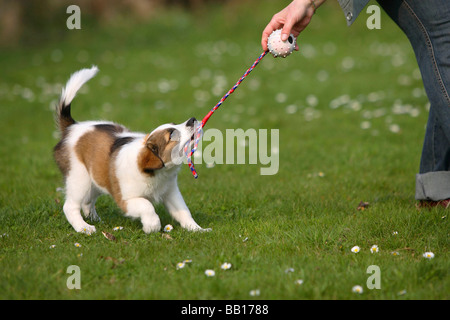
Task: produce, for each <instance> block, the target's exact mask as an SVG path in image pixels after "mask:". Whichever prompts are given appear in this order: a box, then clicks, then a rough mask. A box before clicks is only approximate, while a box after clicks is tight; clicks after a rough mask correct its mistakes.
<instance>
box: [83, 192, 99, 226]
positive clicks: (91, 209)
mask: <svg viewBox="0 0 450 320" xmlns="http://www.w3.org/2000/svg"><path fill="white" fill-rule="evenodd" d="M99 195H100V192H99V191H98V190H97V189H96V188H95V186H94V185H91V188H90V191H89V192H88V193H87V195H86V197H85V198H84V199H83V202H82V203H81V209H83V213H84V216H85V217H86V218H89V219H90V220H91V221H101V219H100V217H99V216H98V214H97V211H96V210H95V201H96V200H97V198H98V196H99Z"/></svg>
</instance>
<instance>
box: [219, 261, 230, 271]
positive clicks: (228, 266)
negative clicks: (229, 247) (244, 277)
mask: <svg viewBox="0 0 450 320" xmlns="http://www.w3.org/2000/svg"><path fill="white" fill-rule="evenodd" d="M220 268H221V269H222V270H228V269H230V268H231V263H229V262H224V263H223V264H222V265H221V266H220Z"/></svg>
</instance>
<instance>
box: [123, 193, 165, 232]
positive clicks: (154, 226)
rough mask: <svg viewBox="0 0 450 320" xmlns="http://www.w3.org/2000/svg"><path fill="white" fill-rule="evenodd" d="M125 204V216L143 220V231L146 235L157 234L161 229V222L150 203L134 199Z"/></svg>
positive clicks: (141, 199)
mask: <svg viewBox="0 0 450 320" xmlns="http://www.w3.org/2000/svg"><path fill="white" fill-rule="evenodd" d="M124 202H125V204H124V207H125V208H123V209H124V211H125V215H126V216H128V217H132V218H141V222H142V229H143V230H144V232H145V233H150V232H157V231H159V230H160V229H161V221H160V220H159V217H158V215H157V214H156V212H155V208H154V207H153V205H152V204H151V202H150V201H148V200H147V199H145V198H133V199H128V200H126V201H124Z"/></svg>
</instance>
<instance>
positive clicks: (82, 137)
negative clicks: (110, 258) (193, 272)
mask: <svg viewBox="0 0 450 320" xmlns="http://www.w3.org/2000/svg"><path fill="white" fill-rule="evenodd" d="M97 71H98V69H97V67H96V66H93V67H92V68H91V69H82V70H80V71H78V72H76V73H74V74H73V75H72V76H71V77H70V79H69V81H68V82H67V84H66V86H65V88H64V89H63V90H62V94H61V99H60V101H59V104H58V106H57V114H56V123H57V126H58V129H59V131H60V132H61V140H60V141H59V143H58V144H57V145H56V146H55V148H54V157H55V160H56V163H57V164H58V167H59V169H60V170H61V172H62V174H63V175H64V179H65V187H66V199H65V203H64V207H63V210H64V214H65V216H66V218H67V220H68V221H69V223H70V224H71V225H72V227H73V228H74V229H75V230H76V231H77V232H82V233H86V234H91V233H93V232H95V231H96V230H95V227H94V226H92V225H89V224H87V223H86V222H85V221H84V220H83V218H82V216H81V213H80V209H81V210H83V213H84V216H85V217H86V218H87V217H89V218H91V220H94V221H98V220H99V217H98V215H97V212H96V211H95V200H96V199H97V197H98V196H99V195H101V194H104V193H106V194H109V195H111V196H112V197H113V199H114V200H115V202H116V203H117V205H118V206H119V207H120V208H121V209H122V210H123V211H124V212H125V215H126V216H129V217H132V218H140V219H141V222H142V226H143V230H144V232H146V233H150V232H156V231H159V230H160V229H161V222H160V220H159V217H158V215H157V214H156V212H155V208H154V206H153V204H152V203H157V202H163V203H164V205H165V207H166V209H167V211H168V212H169V213H170V214H171V216H172V217H173V218H174V219H175V220H176V221H177V222H179V223H180V225H181V226H182V227H183V228H185V229H187V230H191V231H202V230H206V231H209V230H210V229H202V228H201V227H200V226H199V225H198V224H197V223H196V222H195V221H194V219H193V218H192V216H191V213H190V211H189V209H188V207H187V206H186V203H185V202H184V200H183V197H182V195H181V193H180V190H179V189H178V185H177V175H178V171H179V169H180V166H181V164H182V158H183V147H184V146H185V145H186V143H188V142H189V141H192V137H193V134H194V124H195V121H196V120H195V118H191V119H189V120H187V121H186V122H184V123H181V124H178V125H175V124H173V123H171V124H164V125H161V126H159V127H158V128H156V129H155V130H153V131H152V132H151V133H149V134H144V133H136V132H130V131H129V130H128V129H127V128H125V127H123V126H121V125H119V124H116V123H113V122H106V121H84V122H76V121H75V120H74V119H73V118H72V116H71V112H70V107H71V103H72V100H73V98H74V97H75V95H76V93H77V91H78V90H79V89H80V88H81V86H82V85H83V84H84V83H86V82H87V81H88V80H90V79H91V78H92V77H94V76H95V74H96V73H97Z"/></svg>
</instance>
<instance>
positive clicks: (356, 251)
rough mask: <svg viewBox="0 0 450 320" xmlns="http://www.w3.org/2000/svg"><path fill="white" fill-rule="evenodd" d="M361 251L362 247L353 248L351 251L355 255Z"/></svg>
mask: <svg viewBox="0 0 450 320" xmlns="http://www.w3.org/2000/svg"><path fill="white" fill-rule="evenodd" d="M360 250H361V249H360V247H358V246H354V247H353V248H351V251H352V252H353V253H358V252H359V251H360Z"/></svg>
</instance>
